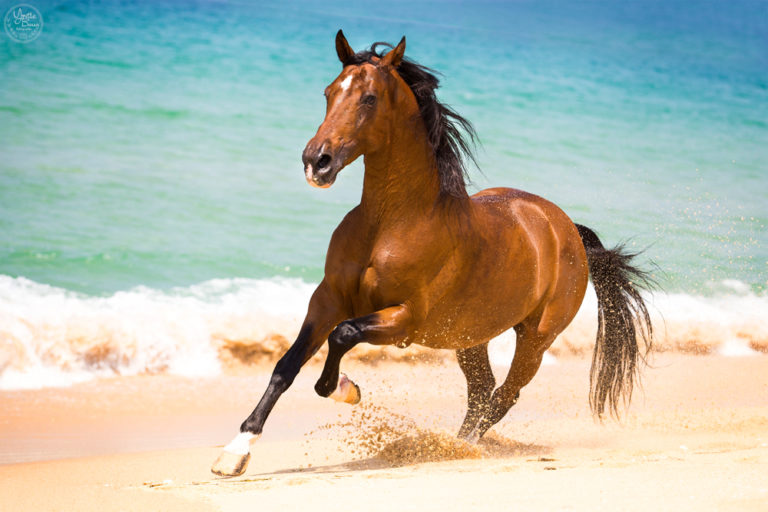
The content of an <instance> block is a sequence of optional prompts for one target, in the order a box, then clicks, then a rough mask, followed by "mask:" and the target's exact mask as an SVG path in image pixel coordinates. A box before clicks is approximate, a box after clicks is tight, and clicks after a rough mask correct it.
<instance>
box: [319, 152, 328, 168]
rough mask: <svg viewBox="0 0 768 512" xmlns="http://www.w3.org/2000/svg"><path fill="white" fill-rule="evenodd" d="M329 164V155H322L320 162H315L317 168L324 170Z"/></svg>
mask: <svg viewBox="0 0 768 512" xmlns="http://www.w3.org/2000/svg"><path fill="white" fill-rule="evenodd" d="M329 163H331V155H329V154H328V153H323V154H322V155H320V160H318V161H317V168H318V169H325V168H326V167H327V166H328V164H329Z"/></svg>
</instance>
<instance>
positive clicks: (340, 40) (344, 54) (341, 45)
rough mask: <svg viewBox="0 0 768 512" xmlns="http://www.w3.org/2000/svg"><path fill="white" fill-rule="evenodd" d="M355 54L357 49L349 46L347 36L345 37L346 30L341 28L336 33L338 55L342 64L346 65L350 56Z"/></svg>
mask: <svg viewBox="0 0 768 512" xmlns="http://www.w3.org/2000/svg"><path fill="white" fill-rule="evenodd" d="M354 54H355V51H354V50H353V49H352V47H351V46H349V43H348V42H347V38H346V37H344V32H342V31H341V30H339V31H338V32H337V33H336V55H338V56H339V60H340V61H341V63H342V65H346V64H347V61H348V60H349V58H350V57H352V56H353V55H354Z"/></svg>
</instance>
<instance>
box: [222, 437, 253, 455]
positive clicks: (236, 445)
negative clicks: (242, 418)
mask: <svg viewBox="0 0 768 512" xmlns="http://www.w3.org/2000/svg"><path fill="white" fill-rule="evenodd" d="M259 437H260V436H257V435H256V434H251V433H250V432H240V433H239V434H237V435H236V436H235V438H234V439H233V440H232V441H231V442H230V443H229V444H228V445H227V446H225V447H224V451H225V452H229V453H234V454H235V455H248V454H249V453H250V452H251V443H252V442H253V441H255V440H256V439H258V438H259Z"/></svg>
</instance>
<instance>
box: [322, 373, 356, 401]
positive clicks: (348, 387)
mask: <svg viewBox="0 0 768 512" xmlns="http://www.w3.org/2000/svg"><path fill="white" fill-rule="evenodd" d="M360 397H361V394H360V386H358V385H357V384H355V383H354V382H352V381H351V380H349V377H347V376H346V375H344V374H343V373H342V374H341V375H339V385H338V386H336V390H335V391H334V392H333V393H331V395H330V396H329V397H328V398H332V399H334V400H336V401H337V402H344V403H347V404H352V405H355V404H357V403H360Z"/></svg>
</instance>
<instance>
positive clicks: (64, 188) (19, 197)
mask: <svg viewBox="0 0 768 512" xmlns="http://www.w3.org/2000/svg"><path fill="white" fill-rule="evenodd" d="M24 2H25V3H24V4H23V7H22V10H23V12H24V13H29V12H36V13H37V14H38V15H39V16H40V18H42V19H41V22H42V23H41V27H40V29H39V34H37V36H36V38H35V39H34V40H30V41H25V42H20V41H18V40H17V39H16V38H14V37H12V36H13V34H15V32H13V30H12V29H8V28H7V27H8V23H10V24H13V23H14V22H15V19H14V13H18V12H19V10H18V9H19V6H18V5H17V4H16V3H15V0H12V1H10V2H9V1H6V0H3V1H2V2H0V10H1V11H2V12H0V15H3V16H4V18H3V19H4V29H5V30H3V31H2V33H0V388H2V389H24V388H39V387H46V386H64V385H70V384H72V383H75V382H79V381H83V380H89V379H94V378H105V377H114V376H121V375H135V374H147V373H149V374H152V373H172V374H180V375H188V376H190V377H196V376H207V375H217V374H219V373H220V372H222V371H223V370H222V364H223V363H222V358H221V344H222V343H223V341H222V340H233V339H241V340H246V339H247V340H248V341H249V342H251V343H253V342H254V340H255V341H256V342H258V341H259V339H261V338H260V337H263V338H265V339H266V338H268V337H270V336H275V335H280V336H284V337H286V338H290V337H291V336H293V335H295V332H296V331H297V330H298V327H299V324H300V322H301V320H302V318H303V315H304V313H305V311H306V305H307V301H308V298H309V296H310V294H311V293H312V290H313V288H314V286H316V284H317V283H318V282H319V281H320V280H321V279H322V277H323V266H324V259H325V253H326V248H327V245H328V240H329V237H330V235H331V233H332V231H333V229H334V228H335V226H336V225H337V224H338V223H339V221H340V220H341V219H342V217H343V216H344V214H345V213H346V212H347V211H348V210H350V209H351V208H353V207H354V206H355V205H356V204H357V203H358V201H359V199H360V194H361V189H362V177H363V166H362V162H360V161H358V162H355V163H354V164H353V165H351V166H349V167H348V168H346V169H344V170H343V171H342V172H341V173H340V175H339V178H338V179H337V181H336V184H335V185H334V186H333V187H332V188H330V189H327V190H319V189H313V188H311V187H309V186H308V185H307V184H306V182H305V180H304V175H303V168H302V163H301V152H302V150H303V148H304V146H305V144H306V142H307V141H308V140H309V139H310V138H311V137H312V136H313V135H314V133H315V131H316V129H317V127H318V126H319V124H320V123H321V122H322V120H323V117H324V113H325V101H324V99H323V89H324V88H325V86H326V85H327V84H329V83H330V82H331V81H332V80H333V79H334V78H335V77H336V76H337V74H338V73H339V72H340V71H341V65H340V63H339V62H338V60H337V57H336V53H335V48H334V37H335V34H336V32H337V31H338V30H339V29H343V30H344V32H345V34H346V36H347V38H348V40H349V42H350V44H351V45H352V47H353V48H354V49H356V50H360V49H363V48H366V47H368V46H369V45H370V44H371V43H373V42H375V41H389V42H392V43H396V42H397V41H399V40H400V38H401V37H402V36H403V35H405V36H406V37H407V49H406V55H407V56H408V57H409V58H411V59H413V60H415V61H417V62H419V63H421V64H424V65H427V66H429V67H431V68H433V69H434V70H436V71H438V72H439V73H440V78H441V88H440V89H439V91H438V97H439V98H440V100H441V101H443V102H445V103H447V104H449V105H450V106H452V107H453V108H454V109H455V110H456V111H458V112H459V113H461V114H462V115H463V116H464V117H466V118H467V119H469V120H470V121H471V122H473V124H474V126H475V128H476V130H477V133H478V139H479V140H478V146H477V149H476V157H477V158H476V159H477V164H478V165H477V166H476V167H475V166H472V167H471V168H470V175H471V179H472V184H471V187H470V188H471V190H472V191H477V190H480V189H483V188H486V187H491V186H508V187H515V188H520V189H524V190H527V191H530V192H533V193H536V194H539V195H541V196H544V197H546V198H548V199H550V200H551V201H553V202H555V203H557V204H558V205H559V206H560V207H562V208H563V209H564V210H565V211H566V212H567V213H568V214H569V215H570V216H571V217H572V218H573V219H574V221H576V222H579V223H582V224H585V225H588V226H590V227H592V228H593V229H594V230H595V231H597V232H598V233H599V234H600V236H601V238H602V239H603V241H604V242H605V244H606V245H614V244H617V243H624V244H626V246H627V247H628V248H629V249H630V250H633V251H637V252H641V254H640V255H639V256H638V260H637V261H639V262H640V263H641V264H642V265H643V266H644V267H646V268H648V269H649V270H650V272H651V273H652V275H653V278H654V279H655V280H656V281H657V283H658V285H659V288H658V289H657V290H656V291H655V292H654V293H653V294H652V295H649V300H652V303H653V310H654V315H656V317H658V318H659V319H660V323H659V324H658V326H657V333H659V335H660V336H661V337H664V336H668V337H669V338H670V339H669V340H668V341H667V342H663V341H662V345H664V343H666V345H664V346H666V347H667V348H668V349H670V350H678V351H682V352H690V351H693V352H696V351H697V350H699V349H700V348H701V346H702V343H703V345H704V346H705V350H704V351H705V352H712V351H715V352H721V353H723V354H726V355H734V356H740V357H741V356H743V357H747V356H751V357H765V355H761V354H760V350H763V351H765V347H766V345H768V327H766V321H765V319H766V318H768V3H767V2H765V1H762V0H734V1H729V2H719V1H714V0H704V1H676V0H663V1H661V0H630V1H626V2H614V1H587V2H572V1H566V0H535V1H534V0H509V1H489V0H480V1H471V2H470V1H450V0H446V1H438V0H408V1H407V2H406V1H395V2H387V1H376V2H372V1H358V2H334V1H313V0H295V1H285V2H272V1H259V0H254V1H247V0H242V1H228V0H220V1H206V0H201V1H188V2H187V1H181V0H153V1H149V0H144V1H96V0H93V1H85V0H73V1H53V0H51V1H48V0H46V1H43V0H24ZM31 9H34V11H32V10H31ZM9 30H10V31H9ZM590 293H592V292H590ZM585 304H586V305H585V308H591V309H588V310H587V311H586V312H585V313H584V314H583V315H585V316H589V317H590V318H592V317H593V316H594V314H595V313H594V300H592V299H589V297H588V300H587V301H585ZM590 304H591V306H590ZM580 315H581V313H580ZM665 326H668V327H665ZM670 326H671V327H670ZM592 335H593V334H590V336H592ZM705 338H706V340H705V342H702V341H701V340H702V339H705ZM590 339H591V338H590ZM505 343H506V345H504V347H502V348H498V349H497V350H496V352H494V354H495V355H494V361H495V362H500V364H504V362H505V361H506V362H508V358H509V357H511V353H512V352H513V351H514V345H513V344H514V339H513V337H512V339H508V340H507V341H506V342H505ZM590 343H591V341H590ZM510 344H511V345H510ZM510 347H511V348H510ZM692 347H693V348H692ZM697 347H698V348H697ZM548 360H549V361H550V362H552V361H555V362H556V356H554V355H553V356H550V357H549V359H548Z"/></svg>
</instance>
